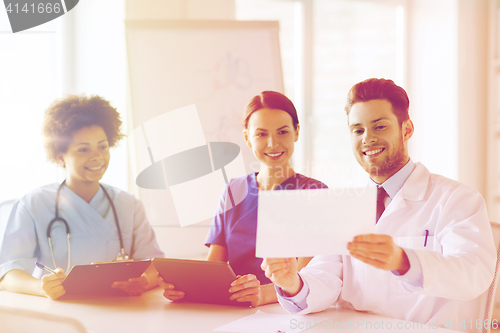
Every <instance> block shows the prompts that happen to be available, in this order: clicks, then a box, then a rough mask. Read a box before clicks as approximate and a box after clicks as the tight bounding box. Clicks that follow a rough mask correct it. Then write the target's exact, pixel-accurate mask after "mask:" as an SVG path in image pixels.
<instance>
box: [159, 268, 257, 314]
mask: <svg viewBox="0 0 500 333" xmlns="http://www.w3.org/2000/svg"><path fill="white" fill-rule="evenodd" d="M153 264H154V265H155V267H156V270H157V271H158V273H160V276H161V277H162V279H163V281H165V282H168V283H171V284H173V285H174V286H175V290H179V291H183V292H184V298H183V299H182V300H183V301H186V302H195V303H210V304H222V305H238V306H250V302H236V301H231V300H230V299H229V297H230V296H231V293H230V292H229V288H231V282H233V281H234V280H236V275H235V274H234V272H233V270H232V268H231V266H229V264H228V263H225V262H218V261H204V260H187V259H168V258H154V259H153Z"/></svg>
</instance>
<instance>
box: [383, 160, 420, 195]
mask: <svg viewBox="0 0 500 333" xmlns="http://www.w3.org/2000/svg"><path fill="white" fill-rule="evenodd" d="M413 169H415V163H414V162H413V161H412V160H411V158H410V160H409V161H408V163H406V164H405V166H404V167H402V168H401V169H399V171H398V172H396V173H395V174H394V175H392V176H391V177H390V178H389V179H387V180H386V181H385V182H384V183H383V184H382V185H378V184H377V186H378V187H380V186H382V187H383V188H384V190H385V191H386V192H387V194H388V195H389V197H390V198H391V199H392V198H394V196H395V195H396V194H397V193H398V192H399V190H400V189H401V188H402V187H403V185H404V183H405V182H406V179H407V178H408V177H409V176H410V174H411V173H412V171H413Z"/></svg>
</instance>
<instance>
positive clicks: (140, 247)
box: [130, 198, 165, 259]
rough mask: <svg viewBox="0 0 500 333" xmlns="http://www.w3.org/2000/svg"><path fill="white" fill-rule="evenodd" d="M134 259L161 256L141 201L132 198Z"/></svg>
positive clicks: (132, 255)
mask: <svg viewBox="0 0 500 333" xmlns="http://www.w3.org/2000/svg"><path fill="white" fill-rule="evenodd" d="M130 255H131V257H132V258H134V259H152V258H155V257H156V258H163V257H165V254H164V253H163V252H162V251H161V250H160V247H159V246H158V242H157V241H156V236H155V233H154V231H153V228H152V227H151V225H150V224H149V221H148V218H147V216H146V210H145V209H144V205H143V203H142V202H141V201H140V200H138V199H136V198H134V232H133V245H132V253H131V254H130Z"/></svg>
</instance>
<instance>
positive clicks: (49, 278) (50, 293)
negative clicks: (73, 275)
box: [41, 268, 66, 299]
mask: <svg viewBox="0 0 500 333" xmlns="http://www.w3.org/2000/svg"><path fill="white" fill-rule="evenodd" d="M65 279H66V274H64V271H63V269H62V268H57V269H56V273H51V274H47V275H44V276H42V279H41V287H42V293H43V294H44V295H45V296H46V297H48V298H50V299H58V298H59V297H61V296H62V295H64V294H66V290H64V287H63V286H62V283H63V281H64V280H65Z"/></svg>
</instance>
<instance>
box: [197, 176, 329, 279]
mask: <svg viewBox="0 0 500 333" xmlns="http://www.w3.org/2000/svg"><path fill="white" fill-rule="evenodd" d="M256 177H257V173H252V174H250V175H248V176H245V177H241V178H236V179H233V180H231V182H230V183H229V187H228V186H226V189H225V190H224V193H223V194H222V197H221V200H220V203H219V207H218V209H217V213H216V214H215V217H214V219H213V220H212V224H211V226H210V230H209V232H208V235H207V238H206V240H205V245H206V246H210V245H211V244H217V245H220V246H224V247H225V248H226V249H227V252H228V261H229V264H230V265H231V267H232V269H233V271H234V272H235V273H236V274H237V275H246V274H254V275H255V276H256V277H257V279H258V280H259V281H260V283H261V284H268V283H272V282H271V280H269V279H268V278H267V277H266V276H265V274H264V271H262V269H261V268H260V265H261V263H262V259H261V258H256V257H255V243H256V235H257V206H258V195H259V188H258V186H257V180H256ZM326 187H327V186H326V185H325V184H323V183H322V182H320V181H318V180H316V179H312V178H308V177H306V176H303V175H301V174H298V173H297V174H295V175H294V176H293V177H290V178H288V179H287V180H285V181H284V182H283V183H281V185H280V186H278V187H277V188H276V190H297V189H317V188H326ZM239 198H241V200H239ZM240 201H241V202H240Z"/></svg>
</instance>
